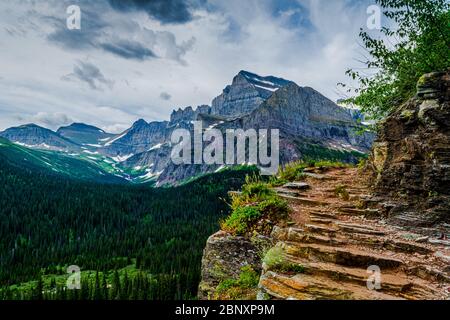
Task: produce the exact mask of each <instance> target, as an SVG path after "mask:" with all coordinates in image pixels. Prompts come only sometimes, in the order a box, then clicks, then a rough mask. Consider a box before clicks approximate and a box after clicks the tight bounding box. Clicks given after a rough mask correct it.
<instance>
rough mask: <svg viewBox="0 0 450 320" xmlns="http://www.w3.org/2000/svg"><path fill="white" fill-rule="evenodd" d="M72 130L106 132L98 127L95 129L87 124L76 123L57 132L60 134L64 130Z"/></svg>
mask: <svg viewBox="0 0 450 320" xmlns="http://www.w3.org/2000/svg"><path fill="white" fill-rule="evenodd" d="M70 129H72V130H92V131H100V132H104V131H103V130H102V129H100V128H98V127H95V126H92V125H89V124H85V123H82V122H74V123H72V124H71V125H68V126H64V127H60V128H59V129H58V131H57V132H60V131H62V130H70Z"/></svg>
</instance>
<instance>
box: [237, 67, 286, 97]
mask: <svg viewBox="0 0 450 320" xmlns="http://www.w3.org/2000/svg"><path fill="white" fill-rule="evenodd" d="M237 77H243V78H244V79H245V80H246V81H247V82H249V83H250V84H252V85H254V86H255V87H256V88H257V89H263V90H267V91H272V92H274V91H276V90H278V89H280V88H282V87H284V86H287V85H288V84H291V83H293V82H292V81H290V80H286V79H283V78H278V77H274V76H260V75H258V74H256V73H252V72H249V71H245V70H241V71H239V73H238V75H237Z"/></svg>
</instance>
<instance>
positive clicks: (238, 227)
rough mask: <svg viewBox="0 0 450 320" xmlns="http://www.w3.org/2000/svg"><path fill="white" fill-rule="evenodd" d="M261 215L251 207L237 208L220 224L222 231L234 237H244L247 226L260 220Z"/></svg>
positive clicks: (256, 209) (247, 229)
mask: <svg viewBox="0 0 450 320" xmlns="http://www.w3.org/2000/svg"><path fill="white" fill-rule="evenodd" d="M261 216H262V213H261V211H259V210H258V208H256V207H253V206H247V207H238V208H236V209H235V210H234V211H233V212H232V213H231V215H230V216H229V217H228V218H227V219H226V220H225V221H224V222H223V223H222V229H223V230H225V231H228V232H231V233H233V234H235V235H244V234H245V233H246V232H247V231H249V226H250V225H252V224H253V223H255V222H256V221H257V220H258V219H259V218H261Z"/></svg>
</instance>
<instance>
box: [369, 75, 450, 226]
mask: <svg viewBox="0 0 450 320" xmlns="http://www.w3.org/2000/svg"><path fill="white" fill-rule="evenodd" d="M449 100H450V74H449V72H446V73H432V74H427V75H424V76H423V77H422V78H421V79H420V81H419V83H418V93H417V96H416V97H415V98H413V99H411V100H410V101H408V102H407V103H406V104H404V105H402V106H401V107H400V108H398V109H397V110H396V111H395V112H394V113H393V114H391V115H390V116H389V117H387V119H386V120H385V121H384V123H382V124H381V126H380V132H379V135H378V139H377V140H376V142H375V143H374V148H373V152H372V156H371V162H370V164H371V166H370V168H371V172H372V174H373V176H374V179H375V183H374V188H375V192H376V194H377V195H378V196H379V197H380V198H383V199H385V201H386V214H387V215H389V217H390V219H391V220H392V221H393V222H395V223H399V224H401V225H405V226H412V227H414V226H415V227H423V228H432V229H428V230H427V229H423V231H424V232H427V231H428V232H433V230H434V231H435V232H439V231H438V230H441V231H442V232H444V230H446V232H447V233H450V232H449V230H450V229H449V225H448V224H449V223H450V188H449V186H450V105H449Z"/></svg>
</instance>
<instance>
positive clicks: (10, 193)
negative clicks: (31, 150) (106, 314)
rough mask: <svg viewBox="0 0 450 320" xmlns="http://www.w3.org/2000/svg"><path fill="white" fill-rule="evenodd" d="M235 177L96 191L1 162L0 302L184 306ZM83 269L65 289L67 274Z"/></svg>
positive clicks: (226, 174)
mask: <svg viewBox="0 0 450 320" xmlns="http://www.w3.org/2000/svg"><path fill="white" fill-rule="evenodd" d="M255 170H256V169H252V168H240V169H233V170H225V171H222V172H220V173H216V174H211V175H206V176H203V177H201V178H198V179H197V180H195V181H192V182H190V183H188V184H185V185H182V186H179V187H173V188H152V187H150V186H145V185H140V186H137V185H136V186H133V185H123V184H122V185H121V184H100V183H94V182H89V181H82V180H74V179H69V178H66V177H63V176H59V175H57V174H53V173H50V172H47V171H39V170H33V169H24V168H19V167H16V166H14V165H12V164H11V163H8V162H6V161H4V159H0V185H1V188H0V238H1V242H0V287H1V290H0V299H8V300H10V299H26V300H29V299H121V300H125V299H161V300H165V299H192V298H195V296H196V292H197V286H198V282H199V277H200V263H201V257H202V250H203V248H204V246H205V241H206V239H207V237H208V236H209V235H210V234H212V233H213V232H214V231H215V230H217V229H218V223H219V221H220V220H221V219H222V218H223V217H224V216H225V215H226V214H227V213H228V204H227V203H226V198H227V192H228V191H229V190H237V189H239V188H240V186H241V185H242V184H243V183H244V180H245V176H246V174H249V173H254V172H255ZM71 265H76V266H79V267H80V269H81V277H80V278H81V289H76V290H68V289H67V288H66V282H67V279H68V277H69V274H68V273H67V267H68V266H71Z"/></svg>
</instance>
